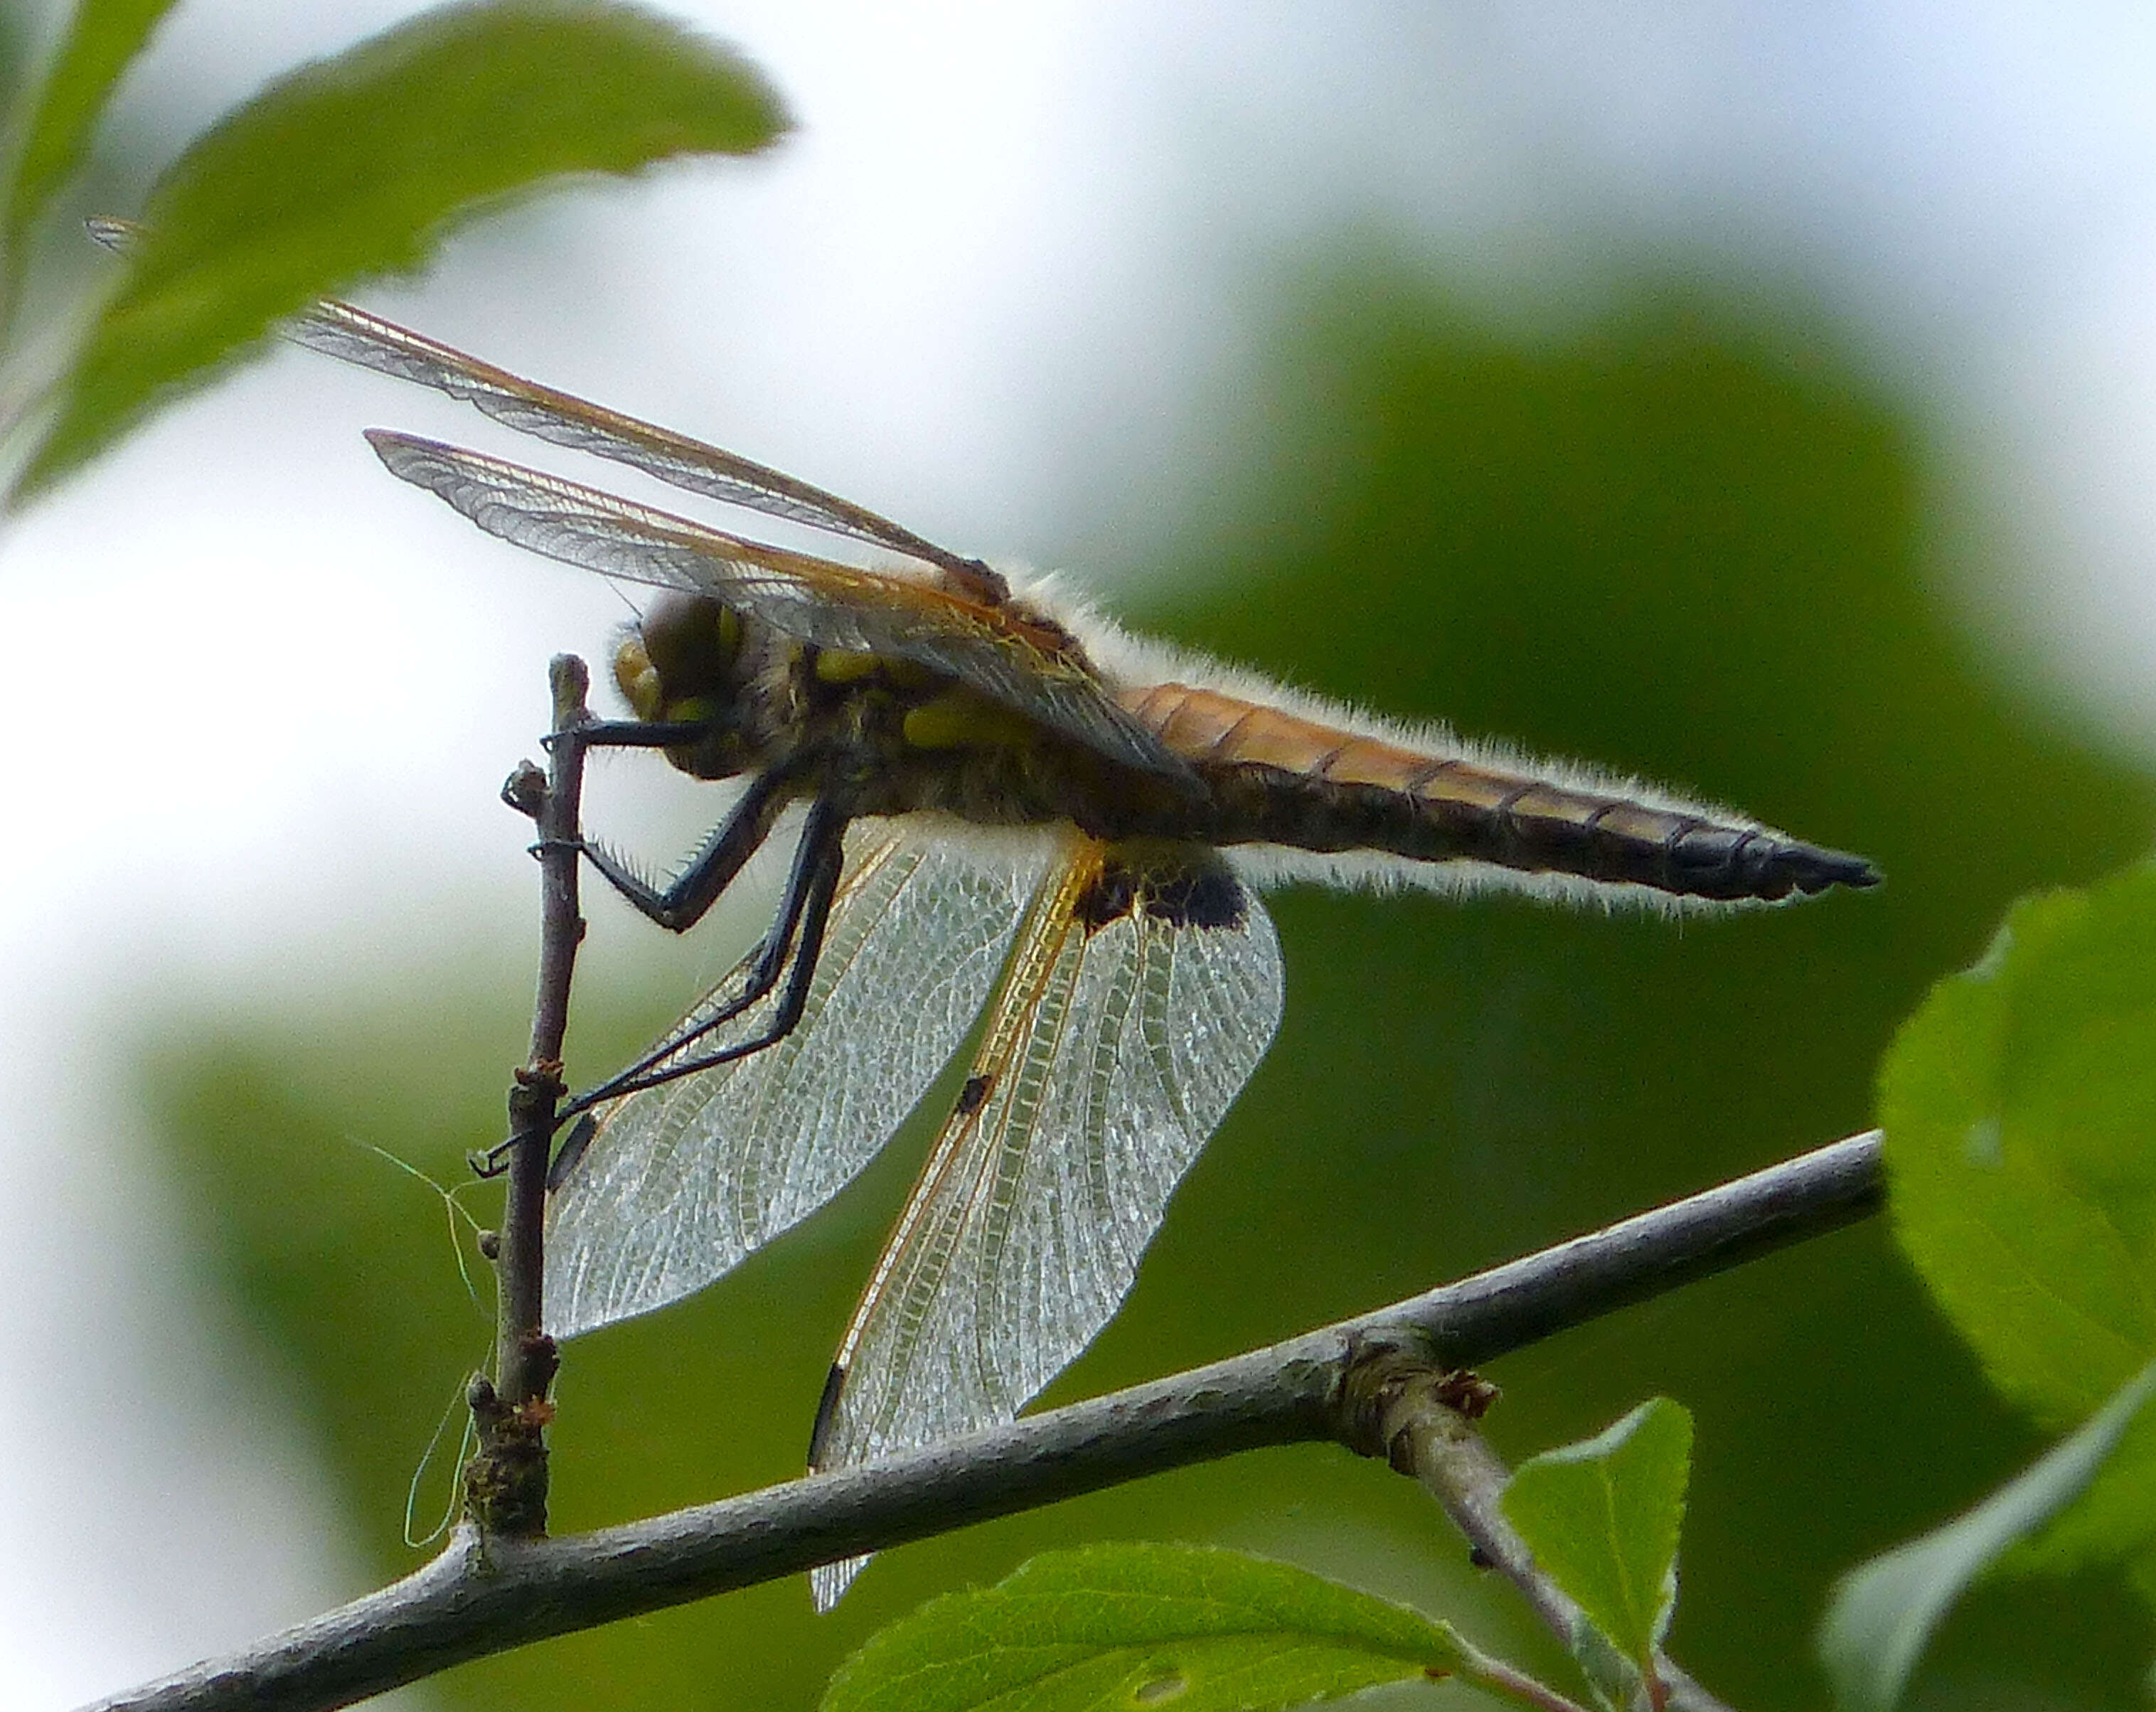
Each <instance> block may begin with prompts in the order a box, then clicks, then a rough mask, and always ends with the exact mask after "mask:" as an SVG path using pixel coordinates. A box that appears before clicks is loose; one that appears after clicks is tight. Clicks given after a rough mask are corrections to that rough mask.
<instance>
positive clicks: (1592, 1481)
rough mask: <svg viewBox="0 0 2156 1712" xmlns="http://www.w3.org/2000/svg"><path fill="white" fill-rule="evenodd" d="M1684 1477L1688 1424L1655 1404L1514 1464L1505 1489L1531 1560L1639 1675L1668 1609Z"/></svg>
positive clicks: (1660, 1402) (1673, 1406) (1666, 1403)
mask: <svg viewBox="0 0 2156 1712" xmlns="http://www.w3.org/2000/svg"><path fill="white" fill-rule="evenodd" d="M1690 1477H1691V1415H1690V1414H1688V1413H1687V1412H1686V1411H1685V1409H1684V1407H1683V1406H1682V1405H1681V1404H1678V1403H1673V1402H1671V1401H1670V1400H1669V1399H1668V1398H1667V1397H1656V1398H1655V1399H1653V1400H1652V1401H1651V1402H1644V1403H1642V1404H1640V1407H1638V1408H1636V1409H1635V1410H1633V1411H1632V1412H1631V1413H1630V1414H1629V1415H1627V1416H1625V1418H1624V1419H1623V1420H1621V1421H1620V1422H1617V1424H1616V1425H1615V1426H1614V1427H1612V1428H1609V1430H1608V1431H1607V1432H1605V1433H1600V1434H1599V1435H1597V1436H1596V1437H1595V1438H1590V1439H1589V1440H1587V1441H1586V1442H1585V1443H1581V1444H1573V1445H1567V1446H1566V1447H1564V1448H1563V1449H1561V1450H1553V1451H1546V1452H1544V1453H1543V1454H1542V1455H1540V1456H1538V1457H1534V1458H1530V1459H1529V1460H1528V1461H1527V1462H1524V1463H1521V1464H1520V1466H1519V1468H1518V1469H1517V1470H1516V1471H1515V1472H1514V1474H1513V1475H1512V1479H1511V1481H1510V1482H1509V1483H1507V1485H1506V1488H1505V1497H1504V1507H1505V1515H1506V1516H1507V1519H1508V1520H1510V1521H1511V1522H1512V1525H1513V1526H1514V1527H1515V1528H1517V1530H1519V1532H1520V1537H1521V1538H1522V1539H1523V1540H1526V1541H1527V1548H1528V1550H1529V1551H1532V1552H1533V1553H1534V1555H1535V1561H1536V1562H1537V1564H1539V1565H1540V1566H1542V1568H1543V1571H1544V1572H1545V1573H1547V1574H1548V1576H1550V1577H1551V1579H1552V1580H1553V1581H1556V1583H1557V1584H1558V1586H1560V1587H1562V1588H1563V1590H1564V1591H1565V1592H1567V1593H1568V1594H1570V1595H1571V1596H1572V1597H1573V1599H1575V1600H1577V1601H1578V1603H1579V1607H1580V1609H1581V1610H1582V1611H1584V1612H1586V1614H1587V1618H1588V1621H1589V1622H1591V1623H1593V1624H1594V1627H1596V1628H1597V1629H1598V1630H1599V1631H1600V1633H1602V1635H1603V1636H1604V1638H1606V1639H1607V1640H1608V1641H1609V1644H1610V1645H1612V1646H1613V1647H1614V1648H1616V1649H1617V1650H1618V1651H1619V1652H1620V1653H1622V1654H1623V1655H1624V1656H1625V1658H1627V1659H1629V1660H1630V1662H1631V1663H1633V1664H1634V1665H1635V1666H1636V1667H1637V1668H1640V1669H1641V1670H1642V1671H1645V1670H1647V1669H1649V1668H1650V1666H1651V1664H1652V1662H1653V1658H1654V1653H1655V1648H1657V1647H1659V1646H1660V1645H1661V1640H1662V1637H1663V1635H1664V1634H1665V1633H1667V1632H1668V1629H1669V1624H1670V1616H1671V1612H1673V1611H1675V1610H1676V1598H1677V1580H1676V1563H1677V1536H1678V1534H1679V1532H1680V1531H1681V1529H1682V1527H1683V1525H1684V1511H1685V1487H1686V1482H1687V1481H1688V1480H1689V1479H1690ZM1574 1650H1575V1651H1578V1648H1577V1647H1575V1649H1574Z"/></svg>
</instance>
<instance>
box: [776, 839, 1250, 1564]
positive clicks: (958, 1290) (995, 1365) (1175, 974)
mask: <svg viewBox="0 0 2156 1712" xmlns="http://www.w3.org/2000/svg"><path fill="white" fill-rule="evenodd" d="M1117 860H1118V858H1117V854H1116V852H1115V851H1114V850H1112V849H1110V848H1104V847H1102V846H1101V845H1097V844H1086V845H1083V846H1081V847H1079V848H1078V849H1077V851H1076V852H1075V854H1074V856H1073V859H1072V860H1071V861H1070V863H1069V864H1066V865H1065V868H1064V869H1062V871H1061V872H1060V873H1059V874H1054V875H1051V876H1050V879H1048V880H1047V881H1046V882H1045V883H1044V884H1043V886H1042V888H1041V890H1040V892H1039V894H1037V896H1036V898H1035V900H1034V905H1033V906H1032V908H1031V909H1030V910H1029V911H1028V913H1027V917H1026V921H1025V925H1024V930H1022V932H1021V934H1020V936H1019V941H1018V945H1017V947H1016V949H1015V950H1014V951H1013V952H1012V954H1011V962H1010V966H1009V970H1008V971H1007V972H1006V975H1005V979H1004V987H1003V988H1002V990H1001V992H999V993H998V997H997V1001H996V1007H995V1010H994V1012H993V1014H992V1015H991V1017H990V1019H989V1022H988V1033H987V1035H986V1038H984V1040H983V1043H982V1046H981V1050H980V1053H979V1055H978V1058H976V1059H975V1061H974V1064H973V1074H972V1076H971V1077H970V1078H969V1079H968V1082H967V1084H966V1091H965V1094H963V1095H962V1097H961V1099H960V1100H959V1102H958V1107H957V1110H956V1111H955V1112H954V1113H953V1114H952V1117H951V1119H950V1120H949V1121H948V1122H947V1124H946V1125H945V1126H944V1130H943V1133H942V1135H941V1136H940V1137H939V1138H938V1139H937V1144H936V1147H935V1150H934V1151H933V1152H932V1154H931V1156H930V1158H929V1162H928V1164H927V1166H926V1168H925V1169H924V1170H923V1171H922V1174H921V1181H920V1182H919V1183H918V1184H917V1185H916V1187H915V1190H914V1192H913V1196H912V1198H911V1201H910V1202H909V1203H908V1205H907V1207H906V1212H905V1214H904V1216H903V1217H901V1220H900V1222H899V1224H898V1227H897V1228H896V1230H895V1231H894V1232H893V1233H892V1235H891V1241H890V1242H889V1243H888V1244H887V1245H886V1247H885V1251H884V1254H883V1257H882V1258H881V1259H880V1261H879V1262H878V1263H877V1268H876V1271H875V1275H874V1276H873V1278H872V1279H871V1280H870V1284H869V1288H868V1289H867V1291H866V1293H865V1294H864V1296H863V1298H862V1300H861V1305H860V1308H859V1309H858V1310H856V1311H855V1316H854V1321H853V1324H852V1325H851V1326H850V1328H849V1329H848V1330H847V1333H846V1336H845V1340H844V1343H843V1345H842V1346H840V1349H839V1357H838V1361H837V1362H836V1364H835V1366H834V1371H833V1374H832V1388H831V1390H830V1391H829V1392H827V1393H826V1398H825V1407H824V1415H823V1417H822V1418H821V1419H819V1422H818V1423H817V1433H816V1438H815V1442H814V1444H813V1445H812V1447H811V1449H810V1453H809V1459H810V1463H811V1465H812V1466H813V1467H815V1468H818V1469H824V1468H831V1467H836V1466H842V1465H845V1464H850V1463H860V1462H865V1461H867V1460H869V1459H870V1458H875V1457H878V1456H883V1455H886V1454H888V1453H891V1452H893V1451H898V1450H904V1449H908V1448H913V1447H916V1446H919V1445H923V1444H927V1443H934V1442H936V1441H937V1440H941V1439H944V1438H952V1437H956V1436H957V1435H959V1434H962V1433H970V1432H973V1431H975V1430H977V1429H978V1428H982V1427H984V1426H988V1425H990V1424H992V1423H993V1422H1001V1421H1007V1420H1009V1419H1011V1418H1012V1417H1014V1416H1015V1415H1016V1414H1017V1412H1018V1411H1019V1408H1020V1407H1022V1406H1023V1405H1024V1403H1025V1402H1027V1401H1028V1400H1029V1398H1031V1397H1033V1396H1034V1394H1035V1393H1036V1392H1039V1390H1040V1389H1041V1388H1042V1387H1044V1386H1045V1385H1046V1384H1047V1383H1048V1381H1050V1379H1052V1378H1054V1377H1055V1375H1056V1374H1058V1373H1059V1372H1060V1371H1062V1370H1063V1369H1064V1368H1065V1366H1069V1365H1070V1362H1071V1361H1073V1360H1074V1359H1075V1357H1076V1356H1077V1355H1078V1353H1079V1351H1081V1350H1083V1349H1084V1348H1085V1347H1086V1345H1087V1344H1088V1343H1090V1342H1091V1341H1092V1340H1093V1338H1094V1337H1095V1336H1096V1335H1097V1334H1098V1333H1099V1331H1100V1330H1101V1327H1102V1326H1104V1325H1106V1324H1107V1322H1108V1320H1110V1319H1111V1317H1112V1316H1113V1315H1114V1314H1115V1312H1116V1309H1117V1308H1118V1307H1119V1306H1120V1305H1122V1299H1123V1297H1124V1296H1125V1294H1127V1293H1128V1291H1129V1289H1130V1288H1131V1284H1132V1280H1133V1279H1135V1277H1136V1275H1137V1264H1138V1258H1139V1256H1140V1255H1141V1254H1142V1253H1144V1251H1145V1248H1146V1245H1147V1243H1149V1242H1151V1241H1152V1236H1153V1233H1154V1232H1155V1231H1156V1230H1157V1229H1158V1228H1159V1226H1160V1222H1161V1220H1162V1218H1163V1215H1164V1214H1165V1212H1166V1210H1167V1207H1168V1197H1169V1196H1171V1195H1172V1194H1173V1192H1174V1190H1175V1186H1176V1184H1177V1183H1178V1181H1181V1179H1182V1176H1183V1172H1184V1171H1186V1170H1187V1169H1188V1166H1189V1165H1190V1163H1191V1161H1193V1159H1194V1158H1196V1157H1197V1155H1198V1151H1199V1148H1201V1147H1202V1146H1204V1144H1205V1140H1206V1138H1207V1137H1208V1136H1209V1135H1211V1134H1212V1133H1213V1130H1214V1128H1215V1127H1216V1126H1217V1125H1219V1121H1220V1119H1221V1117H1222V1115H1224V1113H1225V1112H1226V1110H1227V1109H1228V1105H1229V1102H1230V1101H1232V1100H1233V1099H1235V1095H1236V1094H1237V1093H1238V1092H1239V1091H1240V1089H1241V1088H1242V1086H1243V1084H1244V1083H1245V1081H1246V1080H1247V1079H1249V1077H1250V1072H1251V1071H1252V1070H1253V1069H1255V1068H1256V1065H1257V1062H1258V1060H1259V1058H1260V1057H1262V1056H1263V1055H1264V1053H1265V1048H1266V1046H1267V1045H1268V1044H1269V1043H1270V1041H1271V1039H1272V1036H1273V1031H1274V1029H1275V1028H1276V1025H1277V1024H1278V1023H1279V1020H1280V1012H1281V958H1280V945H1279V941H1278V940H1277V939H1276V937H1275V935H1274V933H1273V928H1272V923H1271V922H1270V920H1269V919H1268V918H1267V917H1266V915H1265V910H1264V909H1263V907H1262V906H1261V905H1260V904H1259V902H1258V900H1257V899H1256V897H1255V895H1253V894H1250V893H1249V892H1247V891H1245V890H1244V889H1242V888H1241V887H1240V884H1238V883H1237V882H1236V881H1235V879H1233V878H1232V877H1231V876H1230V875H1229V874H1228V872H1227V870H1226V869H1225V867H1224V865H1223V864H1221V863H1220V862H1219V858H1218V857H1217V856H1216V855H1214V854H1212V853H1209V852H1206V851H1203V850H1183V851H1180V852H1176V853H1171V857H1170V860H1171V861H1172V863H1173V866H1172V867H1171V868H1168V869H1163V868H1161V867H1160V866H1158V864H1159V863H1160V862H1161V861H1162V858H1161V857H1160V855H1159V854H1158V853H1156V854H1155V855H1154V856H1153V857H1152V858H1151V859H1150V860H1151V862H1152V864H1155V865H1153V866H1152V867H1150V868H1137V869H1128V868H1126V869H1122V881H1123V882H1124V883H1125V885H1126V888H1127V893H1128V905H1127V908H1124V909H1122V910H1121V911H1120V913H1116V914H1114V915H1112V916H1111V918H1110V919H1106V920H1103V919H1101V918H1102V917H1103V916H1104V915H1109V910H1111V909H1112V908H1113V907H1114V902H1115V900H1116V896H1117V890H1116V887H1114V886H1108V887H1104V885H1103V874H1104V870H1106V871H1112V870H1113V869H1114V866H1115V864H1116V862H1117ZM1193 874H1194V875H1195V877H1196V879H1198V881H1199V884H1198V885H1197V886H1196V887H1193V885H1192V880H1193ZM1132 880H1134V881H1135V884H1128V883H1129V882H1131V881H1132ZM1193 896H1195V897H1197V898H1199V899H1200V900H1204V905H1205V907H1202V908H1195V909H1193V908H1192V907H1190V901H1191V900H1192V898H1193ZM1104 898H1106V899H1107V900H1109V902H1108V904H1107V905H1106V907H1104V906H1103V899H1104ZM861 1561H863V1560H855V1561H850V1562H847V1563H843V1564H834V1565H831V1566H827V1567H826V1568H824V1569H822V1570H819V1571H817V1572H816V1574H815V1576H814V1589H815V1594H816V1598H817V1602H818V1604H819V1607H828V1606H829V1605H830V1604H831V1603H832V1602H834V1601H835V1600H836V1599H837V1598H838V1597H839V1594H840V1593H842V1592H844V1589H845V1586H846V1585H847V1583H848V1582H849V1581H850V1580H851V1578H852V1576H853V1575H854V1574H855V1571H857V1570H858V1569H859V1567H860V1562H861Z"/></svg>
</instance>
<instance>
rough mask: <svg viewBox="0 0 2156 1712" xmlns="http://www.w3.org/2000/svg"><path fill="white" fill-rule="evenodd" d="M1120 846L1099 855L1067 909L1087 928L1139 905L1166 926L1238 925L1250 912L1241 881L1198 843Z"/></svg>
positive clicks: (1092, 928) (1094, 928) (1090, 930)
mask: <svg viewBox="0 0 2156 1712" xmlns="http://www.w3.org/2000/svg"><path fill="white" fill-rule="evenodd" d="M1133 848H1134V847H1132V846H1124V847H1122V848H1120V849H1118V850H1116V851H1114V852H1111V853H1109V854H1107V855H1106V856H1103V857H1102V858H1101V867H1100V871H1099V872H1098V873H1097V874H1095V875H1094V876H1093V879H1092V880H1091V883H1090V884H1087V885H1086V888H1085V889H1083V890H1082V891H1081V892H1080V893H1079V894H1078V896H1077V899H1076V900H1075V902H1074V903H1073V905H1072V906H1071V913H1072V914H1073V915H1075V916H1076V917H1077V918H1078V920H1080V921H1081V923H1082V924H1083V925H1085V928H1086V931H1087V932H1088V933H1094V932H1097V931H1098V930H1100V929H1101V928H1103V927H1106V925H1108V924H1109V923H1110V922H1111V921H1120V920H1122V919H1123V917H1124V916H1126V915H1129V914H1131V913H1132V910H1140V909H1142V910H1144V911H1145V913H1146V915H1147V916H1148V917H1149V918H1150V919H1152V920H1155V921H1159V922H1164V923H1166V924H1167V925H1168V926H1170V927H1197V928H1207V927H1215V928H1235V927H1240V926H1241V925H1243V922H1244V920H1245V917H1247V916H1248V915H1249V914H1250V902H1249V900H1248V899H1247V898H1246V897H1245V894H1244V891H1243V886H1242V882H1241V881H1240V880H1238V879H1236V878H1235V875H1234V874H1232V873H1230V872H1229V869H1228V865H1227V864H1226V863H1224V862H1223V861H1221V860H1220V859H1219V857H1217V856H1215V855H1214V854H1213V853H1212V852H1211V851H1209V850H1208V849H1206V848H1204V846H1203V845H1170V846H1167V847H1165V848H1162V849H1158V850H1155V849H1153V848H1150V847H1143V846H1141V847H1135V848H1136V850H1137V853H1135V854H1133Z"/></svg>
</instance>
